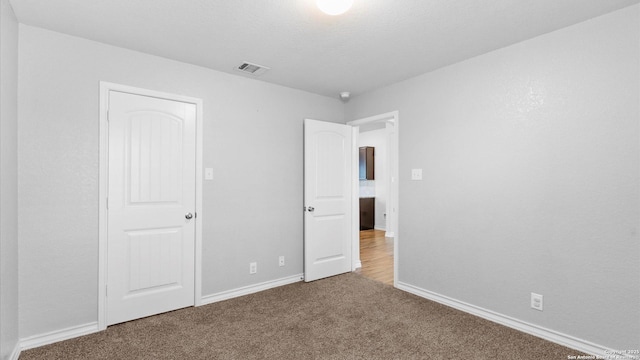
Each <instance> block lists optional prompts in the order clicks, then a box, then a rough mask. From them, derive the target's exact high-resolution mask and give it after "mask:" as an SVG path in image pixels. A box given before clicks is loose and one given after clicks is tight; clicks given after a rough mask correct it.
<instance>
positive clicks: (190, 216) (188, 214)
mask: <svg viewBox="0 0 640 360" xmlns="http://www.w3.org/2000/svg"><path fill="white" fill-rule="evenodd" d="M184 217H185V218H187V220H190V219H191V218H192V217H193V215H192V214H191V213H187V215H185V216H184Z"/></svg>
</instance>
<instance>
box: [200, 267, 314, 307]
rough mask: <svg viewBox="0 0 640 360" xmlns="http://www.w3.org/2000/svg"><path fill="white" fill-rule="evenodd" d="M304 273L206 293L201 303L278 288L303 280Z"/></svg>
mask: <svg viewBox="0 0 640 360" xmlns="http://www.w3.org/2000/svg"><path fill="white" fill-rule="evenodd" d="M302 278H303V274H298V275H293V276H289V277H285V278H281V279H277V280H270V281H265V282H263V283H259V284H254V285H249V286H243V287H240V288H237V289H232V290H227V291H222V292H219V293H216V294H211V295H205V296H203V297H202V301H201V305H207V304H212V303H214V302H218V301H223V300H228V299H232V298H235V297H239V296H244V295H249V294H253V293H257V292H260V291H264V290H268V289H272V288H276V287H279V286H284V285H289V284H293V283H296V282H299V281H302Z"/></svg>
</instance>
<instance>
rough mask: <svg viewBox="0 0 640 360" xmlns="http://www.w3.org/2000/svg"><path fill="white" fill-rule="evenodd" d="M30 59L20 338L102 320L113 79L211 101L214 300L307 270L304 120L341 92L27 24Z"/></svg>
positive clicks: (206, 264) (339, 114)
mask: <svg viewBox="0 0 640 360" xmlns="http://www.w3.org/2000/svg"><path fill="white" fill-rule="evenodd" d="M220 56H224V54H220ZM19 64H20V70H19V73H20V84H19V110H20V128H19V138H18V139H19V142H18V143H19V149H18V150H19V151H18V154H19V163H20V169H19V173H18V177H19V210H20V215H21V216H20V220H19V229H20V336H21V337H28V336H32V335H40V334H43V333H46V332H49V331H53V330H60V329H64V328H67V327H71V326H78V325H84V324H88V323H91V322H95V321H97V291H96V290H97V280H98V268H97V261H98V180H99V179H98V163H99V153H98V149H99V148H98V146H99V128H98V125H99V121H98V115H99V102H98V99H99V81H101V80H102V81H109V82H114V83H120V84H125V85H131V86H137V87H142V88H148V89H153V90H157V91H165V92H171V93H176V94H182V95H188V96H193V97H198V98H202V99H203V101H204V117H205V119H204V167H212V168H213V169H214V177H215V179H214V180H213V181H205V182H204V194H203V203H204V204H203V212H204V213H203V214H202V216H201V217H200V219H201V221H202V222H203V224H204V227H203V248H204V249H203V252H204V253H203V295H205V296H206V295H210V294H215V293H218V292H221V291H224V290H231V289H235V288H238V287H242V286H246V285H251V284H257V283H261V282H264V281H268V280H275V279H279V278H283V277H287V276H293V275H296V274H300V273H302V213H301V208H302V122H303V119H304V118H305V117H310V118H315V119H319V120H328V121H338V122H342V121H343V114H344V112H343V110H344V106H343V104H342V103H341V102H340V101H339V100H338V99H331V98H327V97H323V96H319V95H314V94H310V93H306V92H303V91H299V90H294V89H289V88H285V87H282V86H276V85H271V84H267V83H264V82H260V81H256V80H253V79H247V78H244V77H242V76H234V75H229V74H225V73H220V72H216V71H212V70H209V69H205V68H201V67H197V66H192V65H188V64H184V63H179V62H175V61H171V60H167V59H163V58H159V57H154V56H150V55H145V54H142V53H138V52H133V51H129V50H125V49H121V48H116V47H112V46H108V45H104V44H100V43H96V42H91V41H87V40H83V39H79V38H75V37H70V36H66V35H62V34H58V33H54V32H50V31H47V30H43V29H39V28H34V27H30V26H26V25H20V63H19ZM274 71H275V70H274ZM279 255H284V256H285V257H286V263H287V265H286V266H285V267H278V256H279ZM251 261H257V262H258V274H256V275H249V262H251Z"/></svg>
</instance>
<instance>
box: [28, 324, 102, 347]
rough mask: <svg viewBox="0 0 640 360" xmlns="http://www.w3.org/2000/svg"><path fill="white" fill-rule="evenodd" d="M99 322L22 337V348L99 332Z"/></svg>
mask: <svg viewBox="0 0 640 360" xmlns="http://www.w3.org/2000/svg"><path fill="white" fill-rule="evenodd" d="M98 331H99V329H98V322H97V321H96V322H92V323H88V324H84V325H78V326H72V327H68V328H66V329H60V330H55V331H51V332H48V333H45V334H40V335H34V336H29V337H27V338H24V339H20V348H21V350H27V349H33V348H37V347H40V346H44V345H49V344H53V343H55V342H58V341H63V340H69V339H72V338H76V337H79V336H83V335H89V334H93V333H95V332H98Z"/></svg>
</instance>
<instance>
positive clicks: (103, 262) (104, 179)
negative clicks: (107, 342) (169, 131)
mask: <svg viewBox="0 0 640 360" xmlns="http://www.w3.org/2000/svg"><path fill="white" fill-rule="evenodd" d="M112 90H113V91H120V92H125V93H130V94H135V95H143V96H151V97H155V98H160V99H167V100H173V101H180V102H185V103H190V104H195V105H196V209H195V211H196V219H195V220H196V224H195V226H196V229H195V237H196V238H195V259H194V263H195V267H194V272H195V277H194V279H195V284H194V285H195V286H194V288H195V291H194V292H195V293H194V304H195V306H200V305H201V304H202V221H200V219H201V218H202V139H203V136H202V122H203V117H202V114H203V113H202V99H198V98H193V97H188V96H182V95H175V94H169V93H163V92H159V91H154V90H147V89H141V88H136V87H132V86H127V85H120V84H113V83H109V82H104V81H101V82H100V175H99V176H100V180H99V181H100V192H99V194H100V198H99V201H98V202H99V217H98V229H99V234H98V330H104V329H106V328H107V306H106V304H107V289H106V287H107V239H108V233H107V229H108V227H107V219H108V217H107V215H108V214H107V194H108V189H109V183H108V179H109V166H108V165H109V161H108V160H109V157H108V156H109V148H108V144H109V127H108V123H107V119H108V114H107V112H108V110H109V91H112Z"/></svg>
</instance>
